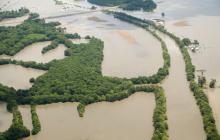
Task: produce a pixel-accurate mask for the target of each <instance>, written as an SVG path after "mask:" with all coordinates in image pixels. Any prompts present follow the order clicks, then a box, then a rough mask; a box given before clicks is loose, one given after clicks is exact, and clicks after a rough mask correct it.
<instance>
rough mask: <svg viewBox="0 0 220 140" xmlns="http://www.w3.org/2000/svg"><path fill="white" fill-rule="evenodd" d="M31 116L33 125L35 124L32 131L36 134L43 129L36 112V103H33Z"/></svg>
mask: <svg viewBox="0 0 220 140" xmlns="http://www.w3.org/2000/svg"><path fill="white" fill-rule="evenodd" d="M31 118H32V125H33V129H32V131H31V133H32V135H36V134H38V133H39V132H40V130H41V125H40V120H39V118H38V115H37V112H36V105H31Z"/></svg>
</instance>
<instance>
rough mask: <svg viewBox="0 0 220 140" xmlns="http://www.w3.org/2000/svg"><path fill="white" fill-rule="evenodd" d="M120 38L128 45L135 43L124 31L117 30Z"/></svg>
mask: <svg viewBox="0 0 220 140" xmlns="http://www.w3.org/2000/svg"><path fill="white" fill-rule="evenodd" d="M116 32H117V33H118V34H119V35H120V36H121V37H123V38H124V39H126V40H127V41H128V42H129V43H137V41H136V39H135V38H134V37H133V36H132V35H130V34H129V32H127V31H126V30H117V31H116Z"/></svg>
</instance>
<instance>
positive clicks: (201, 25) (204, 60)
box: [166, 16, 220, 131]
mask: <svg viewBox="0 0 220 140" xmlns="http://www.w3.org/2000/svg"><path fill="white" fill-rule="evenodd" d="M184 20H185V21H187V23H189V26H184V27H178V26H175V23H176V22H178V20H176V21H172V22H168V23H166V26H167V28H168V30H170V31H171V32H174V33H175V34H177V35H178V36H180V37H189V38H190V39H197V40H198V41H199V42H200V48H199V50H198V51H197V52H196V53H192V52H191V51H189V52H190V55H191V57H192V62H193V64H194V65H195V66H196V69H197V70H200V69H204V70H206V72H205V76H206V78H207V86H208V84H209V82H210V80H211V79H216V80H217V87H218V88H217V89H215V90H206V93H207V95H208V97H209V101H210V105H211V107H212V109H213V112H214V117H215V119H216V121H217V122H216V125H217V127H218V130H219V131H220V115H219V114H220V90H219V86H220V72H219V71H220V63H219V62H220V55H219V52H220V42H219V36H220V27H219V24H220V17H219V16H196V17H191V18H186V19H184ZM196 75H201V73H196Z"/></svg>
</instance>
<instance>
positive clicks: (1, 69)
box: [0, 64, 45, 89]
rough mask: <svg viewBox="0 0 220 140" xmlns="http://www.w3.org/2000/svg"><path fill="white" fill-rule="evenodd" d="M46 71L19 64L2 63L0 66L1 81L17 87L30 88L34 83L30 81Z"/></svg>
mask: <svg viewBox="0 0 220 140" xmlns="http://www.w3.org/2000/svg"><path fill="white" fill-rule="evenodd" d="M44 73H45V71H42V70H36V69H32V68H24V67H21V66H18V65H12V64H9V65H1V66H0V77H1V80H0V83H1V84H3V85H7V86H9V87H14V88H15V89H28V88H30V87H31V86H32V85H31V83H30V82H29V80H30V79H31V78H36V77H38V76H40V75H42V74H44Z"/></svg>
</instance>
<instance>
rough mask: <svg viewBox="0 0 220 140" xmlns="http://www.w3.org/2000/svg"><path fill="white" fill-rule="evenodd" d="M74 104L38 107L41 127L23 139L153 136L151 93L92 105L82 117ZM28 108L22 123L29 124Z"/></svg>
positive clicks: (100, 139) (99, 139)
mask: <svg viewBox="0 0 220 140" xmlns="http://www.w3.org/2000/svg"><path fill="white" fill-rule="evenodd" d="M76 107H77V103H56V104H50V105H39V106H37V113H38V116H39V119H40V121H41V127H42V130H41V132H40V133H39V134H38V135H36V136H31V137H29V138H25V140H42V139H47V140H60V139H64V140H73V139H77V140H88V139H89V140H103V139H105V140H134V139H138V140H146V139H147V140H150V139H151V137H152V135H153V130H154V128H153V122H152V121H153V118H152V117H153V110H154V108H155V97H154V94H153V93H136V94H134V95H132V96H130V97H129V98H127V99H124V100H122V101H117V102H113V103H108V102H100V103H95V104H91V105H89V106H87V107H86V112H85V114H84V117H83V118H80V117H79V116H78V112H77V109H76ZM19 109H20V110H21V108H19ZM24 110H25V111H24ZM28 111H30V109H29V108H28V107H22V115H23V119H24V122H28V124H27V126H30V125H31V124H30V123H31V121H30V120H29V118H28V117H30V115H29V113H28ZM26 119H27V120H26Z"/></svg>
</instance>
